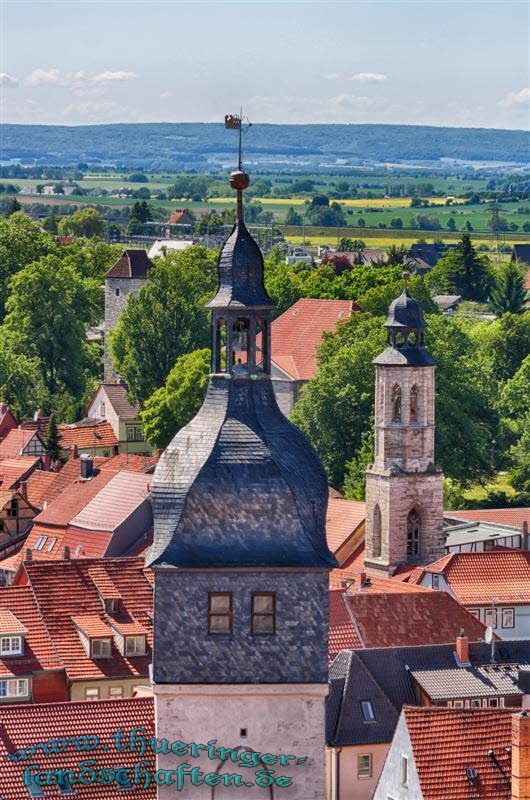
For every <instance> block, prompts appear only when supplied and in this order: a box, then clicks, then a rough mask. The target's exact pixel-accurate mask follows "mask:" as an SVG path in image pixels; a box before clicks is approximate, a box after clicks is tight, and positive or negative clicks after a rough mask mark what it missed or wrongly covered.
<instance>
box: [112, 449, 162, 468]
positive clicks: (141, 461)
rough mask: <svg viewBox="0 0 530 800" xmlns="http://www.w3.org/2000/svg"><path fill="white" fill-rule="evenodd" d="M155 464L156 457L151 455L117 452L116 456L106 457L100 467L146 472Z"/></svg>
mask: <svg viewBox="0 0 530 800" xmlns="http://www.w3.org/2000/svg"><path fill="white" fill-rule="evenodd" d="M155 465H156V458H153V457H152V456H139V455H136V454H134V453H129V455H127V454H126V453H119V454H118V455H116V456H110V458H106V459H105V460H104V461H103V463H102V467H104V468H105V469H114V470H116V471H117V470H120V469H126V470H127V472H147V470H150V469H151V468H152V467H154V466H155Z"/></svg>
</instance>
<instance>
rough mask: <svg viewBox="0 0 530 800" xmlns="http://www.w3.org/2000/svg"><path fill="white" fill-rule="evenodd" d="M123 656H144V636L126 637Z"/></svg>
mask: <svg viewBox="0 0 530 800" xmlns="http://www.w3.org/2000/svg"><path fill="white" fill-rule="evenodd" d="M125 655H126V656H143V655H145V636H126V637H125Z"/></svg>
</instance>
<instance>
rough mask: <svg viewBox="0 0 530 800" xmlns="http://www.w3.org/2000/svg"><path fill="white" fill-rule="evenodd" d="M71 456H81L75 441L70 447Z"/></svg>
mask: <svg viewBox="0 0 530 800" xmlns="http://www.w3.org/2000/svg"><path fill="white" fill-rule="evenodd" d="M70 458H79V450H78V447H77V445H76V444H75V442H74V444H73V445H72V447H71V448H70Z"/></svg>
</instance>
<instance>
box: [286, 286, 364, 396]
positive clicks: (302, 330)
mask: <svg viewBox="0 0 530 800" xmlns="http://www.w3.org/2000/svg"><path fill="white" fill-rule="evenodd" d="M354 306H355V304H354V302H353V301H352V300H313V299H308V298H303V299H302V300H298V301H297V302H296V303H295V304H294V305H292V306H291V307H290V308H288V309H287V311H284V312H283V314H280V316H279V317H277V318H276V319H275V320H274V321H273V323H272V326H271V357H272V361H273V362H274V363H275V364H277V365H278V366H279V367H280V368H281V369H282V370H283V371H284V372H287V373H288V374H289V375H290V376H291V378H293V379H295V380H311V378H312V377H313V376H314V375H315V372H316V370H317V361H316V353H317V350H318V346H319V345H320V343H321V342H322V334H323V333H325V332H327V331H329V332H332V331H335V329H336V327H337V324H338V323H339V322H340V321H341V320H343V319H347V318H348V317H350V316H351V314H352V311H353V310H354Z"/></svg>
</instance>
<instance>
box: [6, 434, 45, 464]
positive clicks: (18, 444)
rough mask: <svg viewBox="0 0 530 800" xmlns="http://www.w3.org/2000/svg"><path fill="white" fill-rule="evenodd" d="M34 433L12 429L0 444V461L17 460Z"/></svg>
mask: <svg viewBox="0 0 530 800" xmlns="http://www.w3.org/2000/svg"><path fill="white" fill-rule="evenodd" d="M36 435H37V433H36V431H25V430H23V429H22V428H12V429H11V430H10V431H9V432H8V433H7V436H5V438H4V439H2V441H1V442H0V461H1V460H3V459H5V458H18V457H19V456H20V455H21V452H22V450H24V448H25V447H27V445H28V444H29V442H30V441H31V440H32V438H33V437H34V436H36Z"/></svg>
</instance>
